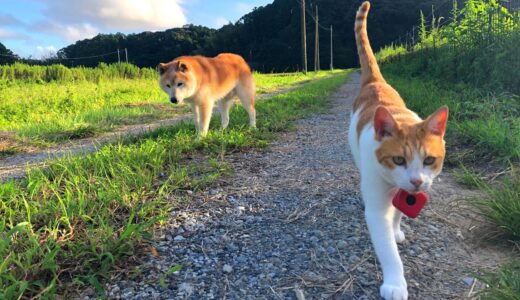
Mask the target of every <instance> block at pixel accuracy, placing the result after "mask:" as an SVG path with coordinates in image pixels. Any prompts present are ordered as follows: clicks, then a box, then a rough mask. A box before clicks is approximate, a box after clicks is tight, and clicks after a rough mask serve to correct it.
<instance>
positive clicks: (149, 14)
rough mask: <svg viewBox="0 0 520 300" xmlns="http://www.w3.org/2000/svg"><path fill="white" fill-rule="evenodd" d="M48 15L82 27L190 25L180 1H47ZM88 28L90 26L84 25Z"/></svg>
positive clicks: (130, 28)
mask: <svg viewBox="0 0 520 300" xmlns="http://www.w3.org/2000/svg"><path fill="white" fill-rule="evenodd" d="M43 2H44V3H45V5H46V10H45V15H46V16H49V17H51V19H52V20H53V21H54V22H57V23H61V24H64V25H66V26H74V27H78V24H90V26H92V27H93V28H94V27H97V28H100V29H102V30H105V31H109V32H114V31H135V32H141V31H147V30H163V29H167V28H173V27H179V26H182V25H184V24H186V16H185V14H184V12H183V10H182V8H181V6H180V4H181V1H180V0H75V1H67V2H66V4H65V3H64V1H63V0H44V1H43ZM83 29H84V30H85V29H86V28H83Z"/></svg>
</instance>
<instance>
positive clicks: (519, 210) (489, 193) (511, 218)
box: [467, 169, 520, 241]
mask: <svg viewBox="0 0 520 300" xmlns="http://www.w3.org/2000/svg"><path fill="white" fill-rule="evenodd" d="M467 178H472V179H471V181H472V182H473V183H474V184H475V185H476V186H478V187H479V188H480V189H481V190H482V191H484V193H485V197H483V198H481V199H474V200H472V202H473V204H474V205H475V206H476V207H477V209H478V211H479V212H480V213H481V214H482V215H483V216H484V217H485V218H486V219H487V220H489V221H490V222H492V223H494V224H496V225H497V227H498V228H499V229H500V232H501V233H502V234H503V235H504V236H505V237H506V238H507V239H508V240H513V241H520V172H519V171H518V170H516V169H513V170H512V171H511V172H510V173H509V175H508V176H506V177H505V178H504V179H502V180H501V181H493V182H486V181H483V180H482V179H480V178H478V177H477V176H476V175H475V174H473V175H471V174H468V175H467Z"/></svg>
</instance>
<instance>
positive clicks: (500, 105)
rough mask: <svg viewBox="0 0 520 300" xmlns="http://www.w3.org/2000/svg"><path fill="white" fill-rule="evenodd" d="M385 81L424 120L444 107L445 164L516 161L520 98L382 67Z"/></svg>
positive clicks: (519, 143)
mask: <svg viewBox="0 0 520 300" xmlns="http://www.w3.org/2000/svg"><path fill="white" fill-rule="evenodd" d="M384 71H385V77H386V79H387V80H388V81H389V82H390V84H392V86H394V87H395V88H396V89H397V91H399V93H400V94H401V96H403V98H404V99H405V101H407V105H408V106H409V107H410V109H412V110H414V111H415V112H417V113H418V114H419V115H420V116H422V117H426V116H428V115H429V114H431V113H433V112H434V111H435V110H436V109H437V108H439V107H440V106H441V105H448V107H449V109H450V117H449V121H448V130H447V140H448V154H449V155H450V156H449V162H451V163H454V164H456V165H458V164H459V163H460V162H464V163H469V164H479V163H480V164H485V163H488V162H490V161H492V162H495V163H501V164H507V163H508V162H509V161H520V97H519V96H515V95H511V94H507V93H501V94H494V93H489V92H485V91H483V90H479V89H477V88H473V87H470V86H468V85H464V84H457V85H455V84H449V83H443V82H440V81H433V80H429V79H424V78H417V77H409V76H402V75H399V69H398V68H395V67H393V66H385V68H384Z"/></svg>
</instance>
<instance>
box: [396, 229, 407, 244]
mask: <svg viewBox="0 0 520 300" xmlns="http://www.w3.org/2000/svg"><path fill="white" fill-rule="evenodd" d="M394 235H395V241H396V242H398V243H402V242H404V240H405V236H404V232H402V231H401V230H397V231H395V232H394Z"/></svg>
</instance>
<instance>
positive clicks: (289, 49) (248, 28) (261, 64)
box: [46, 0, 453, 72]
mask: <svg viewBox="0 0 520 300" xmlns="http://www.w3.org/2000/svg"><path fill="white" fill-rule="evenodd" d="M452 1H453V0H426V1H416V0H377V1H372V3H373V5H372V11H371V14H370V17H369V21H368V22H369V36H370V39H371V42H372V46H373V48H374V49H375V50H378V49H379V48H380V47H382V46H384V45H386V44H388V43H390V42H392V41H393V40H395V39H396V38H397V37H398V36H399V35H402V34H404V33H406V32H407V31H408V30H410V29H411V27H412V26H413V25H417V24H419V19H420V12H421V11H424V12H425V14H427V15H428V14H429V12H430V11H431V10H432V6H433V7H436V8H439V7H440V9H436V10H439V11H436V15H439V14H442V13H443V10H444V12H447V11H448V10H449V9H450V8H451V5H449V4H451V3H452ZM360 3H361V1H359V0H344V1H336V0H307V1H306V5H307V7H306V9H307V12H308V13H307V18H306V20H307V24H306V25H307V49H308V53H307V56H308V58H309V60H308V65H309V66H312V65H313V57H314V37H315V33H314V31H315V30H314V28H315V27H314V20H313V18H312V16H311V15H313V14H314V10H315V6H316V5H318V6H319V20H320V24H321V25H322V27H321V28H320V61H321V68H328V66H329V65H330V31H329V30H328V28H329V27H330V25H332V26H333V28H334V35H333V43H334V47H333V52H334V66H335V67H337V68H347V67H353V66H357V54H356V46H355V40H354V32H353V24H354V16H355V13H356V10H357V8H358V7H359V5H360ZM446 4H448V5H446ZM300 18H301V13H300V3H299V1H297V0H274V1H273V3H271V4H268V5H266V6H263V7H257V8H254V9H253V11H252V12H250V13H248V14H246V15H244V16H243V17H242V18H240V20H238V21H237V22H236V23H235V24H231V23H230V24H228V25H225V26H223V27H222V28H220V29H218V30H215V29H210V28H207V27H203V26H196V25H186V26H184V27H182V28H173V29H169V30H166V31H158V32H142V33H137V34H122V33H115V34H99V35H97V36H96V37H94V38H92V39H85V40H81V41H78V42H76V43H74V44H72V45H69V46H67V47H65V48H63V49H61V50H60V51H58V54H57V59H56V60H48V61H47V62H46V63H57V62H58V63H62V64H65V65H68V66H77V65H83V66H97V65H98V64H99V63H100V62H105V63H113V62H117V61H118V54H117V49H119V50H120V53H119V57H120V60H121V61H122V62H124V61H125V60H126V56H125V53H124V49H125V48H126V49H127V51H128V62H130V63H133V64H135V65H137V66H140V67H155V66H156V65H157V64H158V63H159V62H165V61H170V60H172V59H173V58H175V57H177V56H180V55H194V54H201V55H206V56H214V55H216V54H218V53H222V52H233V53H237V54H240V55H242V56H244V58H245V59H246V60H247V61H248V62H249V63H250V64H251V65H252V66H253V68H254V69H256V70H259V71H262V72H271V71H278V72H280V71H295V70H299V69H300V68H301V49H300V48H301V38H300V37H301V33H300ZM100 55H102V56H100ZM91 56H95V57H91ZM89 57H91V58H89ZM76 58H78V59H76Z"/></svg>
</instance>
